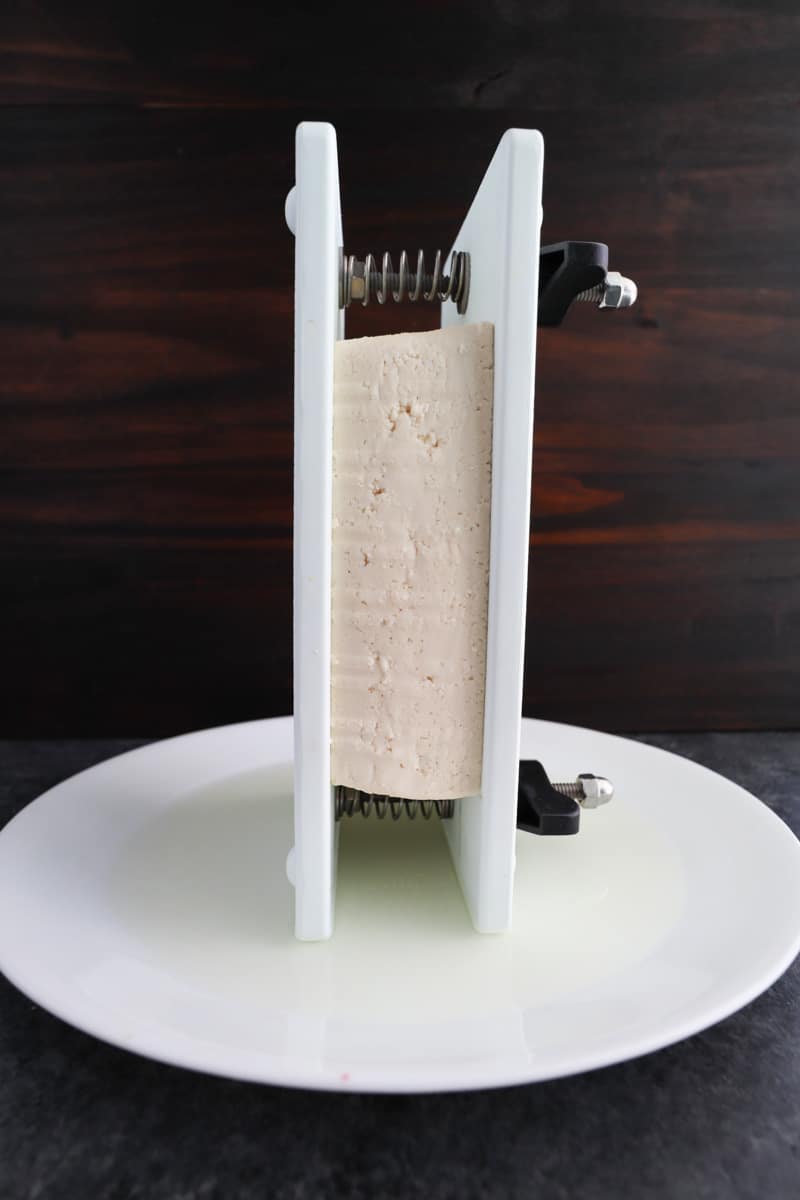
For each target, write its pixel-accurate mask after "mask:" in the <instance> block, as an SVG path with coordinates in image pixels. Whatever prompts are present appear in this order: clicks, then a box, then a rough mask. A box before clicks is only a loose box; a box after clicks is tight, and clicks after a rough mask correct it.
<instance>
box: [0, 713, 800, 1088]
mask: <svg viewBox="0 0 800 1200" xmlns="http://www.w3.org/2000/svg"><path fill="white" fill-rule="evenodd" d="M542 746H546V747H547V754H546V758H545V762H546V765H547V768H548V770H549V771H550V772H551V774H552V775H553V776H562V777H564V776H566V777H569V776H570V775H572V774H574V773H575V770H576V767H580V766H584V765H586V764H587V763H588V764H591V766H592V767H593V769H594V770H596V771H599V772H602V773H603V774H605V775H608V776H609V777H610V778H611V779H614V780H615V781H619V785H618V793H617V796H616V797H615V798H614V800H613V802H612V803H611V804H610V805H607V806H606V807H605V808H603V809H599V810H597V811H594V812H587V813H584V815H583V818H582V822H581V823H582V829H581V833H580V834H579V836H578V837H575V838H536V837H532V836H531V835H529V834H518V835H517V857H518V862H517V875H516V882H515V892H514V901H515V919H514V927H513V931H512V932H511V933H508V934H502V935H498V936H496V937H480V936H478V935H477V934H476V933H475V932H474V930H473V928H472V925H471V923H470V921H469V918H468V916H467V912H466V909H465V907H464V903H463V900H462V897H461V893H460V889H459V887H458V884H457V882H456V879H455V877H454V874H453V870H452V866H451V863H450V857H449V854H448V853H447V850H446V847H445V843H444V839H443V837H442V835H441V829H440V828H439V826H438V825H437V824H436V823H435V822H433V823H425V822H422V821H419V820H417V821H413V822H411V821H398V822H392V821H387V822H380V821H376V820H372V819H370V820H363V819H361V818H358V819H355V818H354V819H352V820H351V821H349V822H348V823H347V824H346V826H345V827H344V828H343V829H342V834H341V838H340V842H341V846H340V860H339V893H338V901H337V907H338V912H337V922H336V933H335V935H334V937H333V938H332V939H330V940H329V941H325V942H317V943H302V942H298V941H297V940H296V939H295V937H294V933H293V903H292V894H291V888H290V886H289V884H288V882H287V880H286V875H285V872H284V860H285V857H286V852H287V850H288V848H289V846H290V844H291V841H292V837H293V829H292V722H291V720H290V719H289V718H282V719H279V720H273V721H257V722H253V723H251V724H246V725H234V726H230V727H228V728H222V729H212V730H208V731H206V732H203V733H195V734H190V735H188V736H187V737H182V738H176V739H174V740H171V741H167V742H160V743H156V744H155V745H152V746H147V747H145V748H143V749H141V750H136V751H134V752H133V753H131V754H126V755H123V756H122V757H120V758H115V759H112V760H110V761H109V762H106V763H103V764H101V765H100V766H98V767H94V768H92V769H91V770H89V771H85V772H84V773H83V774H81V775H77V776H75V777H74V778H73V779H69V780H67V781H66V782H65V783H62V784H60V785H59V786H58V787H56V788H53V790H52V791H50V792H47V793H46V794H45V795H44V796H42V797H40V799H38V800H36V801H34V802H33V803H32V804H30V805H29V806H28V807H27V808H26V809H25V810H24V811H23V812H21V813H20V814H19V815H18V816H17V817H16V818H15V819H14V820H13V821H11V823H10V824H9V825H7V826H6V827H5V829H3V830H2V832H0V969H2V971H3V972H5V974H6V975H7V976H8V977H9V979H10V980H11V981H12V982H13V983H15V984H16V985H17V986H18V987H19V988H21V989H22V991H24V992H25V993H26V994H27V995H28V996H30V997H31V999H32V1000H34V1001H35V1002H36V1003H38V1004H40V1005H42V1006H43V1007H45V1008H47V1009H49V1010H50V1011H51V1012H53V1013H55V1014H57V1015H58V1016H60V1017H62V1018H63V1019H64V1020H66V1021H69V1022H71V1023H72V1024H73V1025H76V1026H77V1027H78V1028H80V1029H83V1030H85V1031H87V1032H89V1033H92V1034H94V1035H96V1036H97V1037H100V1038H104V1039H105V1040H107V1041H109V1042H112V1043H114V1044H115V1045H118V1046H122V1047H125V1048H126V1049H129V1050H135V1051H137V1052H138V1053H140V1054H145V1055H148V1056H150V1057H152V1058H156V1059H160V1060H163V1061H164V1062H170V1063H176V1064H179V1065H181V1066H185V1067H193V1068H197V1069H198V1070H203V1071H211V1072H214V1073H216V1074H220V1075H229V1076H234V1077H236V1078H241V1079H251V1080H258V1081H262V1082H264V1083H281V1084H290V1085H293V1086H298V1087H318V1088H331V1089H338V1090H342V1091H352V1090H356V1091H358V1090H365V1091H388V1092H410V1091H440V1090H449V1089H455V1088H482V1087H493V1086H496V1085H503V1084H511V1083H522V1082H533V1081H535V1080H541V1079H549V1078H552V1077H553V1076H557V1075H564V1074H568V1073H570V1072H574V1071H582V1070H586V1069H588V1068H591V1067H599V1066H603V1065H605V1064H608V1063H613V1062H618V1061H619V1060H621V1059H625V1058H629V1057H631V1056H633V1055H637V1054H642V1053H644V1052H645V1051H648V1050H655V1049H658V1047H660V1046H665V1045H667V1044H668V1043H670V1042H674V1041H676V1040H678V1039H679V1038H683V1037H686V1036H688V1035H689V1034H691V1033H695V1032H697V1031H698V1030H700V1029H703V1028H704V1027H705V1026H707V1025H710V1024H711V1023H712V1022H714V1021H718V1020H720V1018H722V1017H724V1016H726V1015H727V1014H729V1013H731V1012H733V1011H734V1010H735V1009H737V1008H739V1007H741V1006H742V1005H743V1004H746V1003H747V1002H748V1001H749V1000H752V999H753V997H754V996H756V995H757V994H758V993H759V992H760V991H762V990H763V989H764V988H766V987H767V986H768V985H769V984H770V983H772V981H773V980H774V979H776V978H777V976H778V975H780V974H781V972H782V971H783V970H785V968H786V967H787V966H788V965H789V963H790V962H791V961H792V959H793V957H794V955H795V954H796V953H797V950H798V945H800V845H798V842H797V840H796V839H795V837H794V835H793V834H792V833H791V832H790V830H789V829H788V828H787V827H786V826H785V825H784V824H782V822H781V821H779V820H778V818H777V817H775V816H774V815H773V814H772V813H771V812H770V811H769V809H767V808H766V807H765V806H764V805H762V804H760V803H759V801H758V800H756V799H754V797H753V796H750V795H748V794H747V793H746V792H744V791H742V790H741V789H740V788H738V787H736V786H735V785H734V784H732V783H729V782H728V781H727V780H725V779H722V778H720V776H718V775H714V774H712V773H711V772H710V771H706V770H704V769H703V768H702V767H698V766H696V765H694V764H692V763H690V762H687V761H686V760H685V759H681V758H676V757H674V756H673V755H670V754H666V753H664V752H663V751H661V750H654V749H652V748H651V747H648V746H643V745H640V744H638V743H635V742H628V741H625V740H623V739H621V738H615V737H610V736H608V735H606V734H599V733H593V732H591V731H590V730H586V729H574V728H570V727H569V726H564V725H550V724H547V723H542V722H535V721H523V723H522V751H523V753H524V754H526V755H531V754H533V753H534V752H536V751H537V750H538V749H539V748H540V747H542Z"/></svg>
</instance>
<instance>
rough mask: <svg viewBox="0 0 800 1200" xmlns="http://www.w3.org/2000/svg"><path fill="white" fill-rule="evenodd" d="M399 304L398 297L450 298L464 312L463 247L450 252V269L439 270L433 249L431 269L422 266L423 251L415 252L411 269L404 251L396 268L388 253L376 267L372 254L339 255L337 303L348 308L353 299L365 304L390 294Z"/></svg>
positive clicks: (438, 253) (465, 267)
mask: <svg viewBox="0 0 800 1200" xmlns="http://www.w3.org/2000/svg"><path fill="white" fill-rule="evenodd" d="M390 296H391V298H392V299H393V300H395V301H397V302H398V303H399V302H400V301H401V300H406V299H407V300H411V301H412V303H413V302H415V301H417V300H435V301H444V300H452V301H453V302H454V303H455V304H456V306H457V308H458V311H459V312H460V313H464V312H466V311H467V302H468V300H469V254H468V253H467V252H466V251H465V250H454V251H453V253H452V254H451V255H450V272H449V274H447V275H446V274H444V272H443V270H442V252H441V250H437V251H436V257H435V259H434V261H433V270H432V271H430V272H429V271H428V269H427V267H426V265H425V254H424V252H423V251H422V250H420V251H419V253H418V254H417V266H416V269H415V270H412V269H411V267H410V265H409V260H408V255H407V254H406V252H405V250H404V251H403V252H402V254H401V255H400V265H399V266H398V269H397V270H396V271H395V269H394V264H393V262H392V256H391V255H390V254H389V253H388V252H387V253H385V254H384V255H383V257H382V259H381V265H380V267H379V266H378V263H377V260H376V258H375V256H374V255H373V254H368V255H367V256H366V258H365V259H363V261H362V260H361V259H358V258H356V256H355V255H354V254H343V255H342V269H341V280H340V288H339V304H340V306H341V307H342V308H347V307H348V306H349V305H350V304H352V303H353V301H354V300H355V301H358V302H359V303H361V304H362V305H364V306H366V305H367V304H369V302H370V300H372V299H373V297H374V299H376V300H377V301H378V304H385V303H386V301H387V300H388V299H389V297H390Z"/></svg>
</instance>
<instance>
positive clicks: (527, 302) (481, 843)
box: [286, 122, 637, 941]
mask: <svg viewBox="0 0 800 1200" xmlns="http://www.w3.org/2000/svg"><path fill="white" fill-rule="evenodd" d="M295 147H296V155H295V185H294V187H292V188H291V190H290V191H289V194H288V196H287V198H286V220H287V224H288V226H289V228H290V230H291V232H292V233H293V234H294V237H295V339H294V378H295V383H294V404H295V409H294V414H295V441H294V549H293V579H294V632H293V654H294V838H295V844H294V847H293V849H292V850H291V851H290V852H289V857H288V859H287V874H288V876H289V879H290V881H291V882H292V884H293V885H294V889H295V935H296V937H297V938H298V939H300V940H303V941H315V940H322V939H325V938H328V937H330V936H331V934H332V932H333V923H334V922H333V918H334V897H335V872H336V858H337V842H338V829H339V825H340V822H341V820H342V818H346V817H353V816H355V815H359V814H360V815H362V816H368V815H371V814H374V815H375V816H377V817H386V816H390V817H391V818H393V819H395V820H396V819H399V818H401V817H404V816H407V817H411V818H413V817H416V816H417V815H420V816H421V817H423V818H426V819H427V818H430V817H432V816H437V817H439V818H441V820H442V827H443V829H444V832H445V835H446V838H447V841H448V844H449V848H450V852H451V856H452V860H453V863H454V866H455V870H456V874H457V876H458V879H459V881H460V884H461V888H462V891H463V894H464V899H465V902H466V905H467V908H468V910H469V913H470V916H471V919H472V922H473V925H474V927H475V929H476V930H477V931H478V932H482V933H495V932H502V931H504V930H506V929H508V928H509V926H510V924H511V915H512V885H513V876H514V860H515V856H514V843H515V837H516V832H517V830H518V829H521V830H525V831H527V832H530V833H536V834H539V835H569V834H575V833H577V832H578V828H579V822H580V811H581V808H582V807H586V808H590V807H597V806H598V805H600V804H603V803H605V802H606V801H608V800H609V799H610V798H611V796H612V794H613V787H612V786H611V784H610V783H609V781H608V780H606V779H603V778H600V777H596V776H594V775H591V774H583V775H580V776H578V778H577V780H576V781H575V782H574V783H567V784H562V783H551V781H550V780H549V778H548V776H547V773H546V771H545V768H544V767H543V766H542V764H541V762H539V761H536V760H531V761H523V762H520V758H519V750H520V721H521V712H522V675H523V653H524V641H525V607H526V594H527V577H528V545H529V513H530V494H531V471H532V439H533V397H534V382H535V376H534V369H535V355H536V329H537V327H538V326H539V325H541V326H554V325H559V324H560V323H561V322H562V321H563V319H564V317H565V316H566V314H567V311H568V309H569V307H570V305H571V304H572V303H573V301H581V302H591V303H595V304H596V305H597V306H598V307H599V308H627V307H629V306H630V305H631V304H633V303H634V302H635V300H636V295H637V290H636V285H635V284H634V283H633V282H632V281H631V280H630V279H627V278H625V277H624V276H622V275H620V274H618V273H617V272H613V271H609V269H608V248H607V246H605V245H603V244H601V243H597V242H581V241H565V242H559V243H556V244H554V245H549V246H541V245H540V227H541V221H542V205H541V199H542V176H543V165H544V142H543V139H542V136H541V134H540V133H539V132H538V131H536V130H525V129H510V130H508V131H507V132H506V133H505V134H504V135H503V137H502V138H501V140H500V143H499V145H498V147H497V150H496V152H495V154H494V156H493V158H492V160H491V162H490V164H489V167H488V169H487V171H486V174H485V175H484V178H483V181H482V182H481V185H480V187H479V189H478V191H477V193H476V195H475V198H474V200H473V202H472V205H471V207H470V209H469V211H468V213H467V216H466V218H465V220H464V223H463V225H462V226H461V229H460V231H459V232H458V234H457V236H456V238H455V241H454V244H453V248H452V250H451V252H450V254H449V255H448V256H447V257H446V258H445V257H444V256H443V255H442V253H441V251H437V252H436V254H435V256H434V258H433V262H432V266H431V267H430V269H429V268H428V267H427V265H426V259H425V256H424V254H423V252H422V251H420V252H419V253H418V255H417V257H416V260H415V261H414V263H413V265H412V263H411V261H410V260H409V258H408V256H407V254H406V253H405V251H404V252H403V253H402V254H401V255H400V257H399V261H398V265H397V269H396V270H395V267H394V264H393V261H392V258H391V255H390V254H388V253H384V254H383V255H382V256H381V258H380V261H378V259H376V258H375V256H374V255H372V254H367V255H366V256H365V257H364V258H363V259H359V258H357V257H356V256H355V255H346V254H345V253H344V250H343V246H344V239H343V234H342V216H341V201H340V191H339V173H338V159H337V145H336V133H335V130H334V128H333V126H331V125H329V124H326V123H321V122H303V123H302V124H300V125H299V126H298V128H297V133H296V143H295ZM445 262H446V263H447V264H448V268H447V269H445V267H444V263H445ZM520 264H525V266H524V269H520ZM389 300H392V301H395V302H401V301H403V300H406V301H410V302H412V303H414V302H418V301H423V302H431V303H438V304H440V306H441V324H442V327H443V328H445V327H448V326H451V325H456V324H473V323H480V322H489V323H491V324H492V325H493V327H494V407H493V427H492V464H491V465H492V482H491V534H490V559H489V605H488V628H487V655H486V684H485V696H484V723H483V760H482V773H481V786H480V790H479V792H478V793H477V794H475V795H471V796H467V797H464V798H462V799H458V800H452V799H448V800H409V799H404V798H402V797H397V796H386V795H372V794H369V793H365V792H361V791H358V790H357V789H354V788H347V787H339V786H333V785H332V781H331V763H330V731H331V700H330V695H331V523H332V429H333V378H334V369H333V368H334V344H335V342H336V341H337V340H339V339H341V338H343V337H344V314H345V311H346V309H347V308H348V307H349V306H350V305H352V304H356V303H360V304H362V305H368V304H370V303H372V302H373V301H375V302H377V303H378V304H385V303H387V302H388V301H389Z"/></svg>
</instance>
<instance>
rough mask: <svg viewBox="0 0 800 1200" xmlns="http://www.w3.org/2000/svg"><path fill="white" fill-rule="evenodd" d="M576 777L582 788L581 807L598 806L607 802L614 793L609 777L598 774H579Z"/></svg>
mask: <svg viewBox="0 0 800 1200" xmlns="http://www.w3.org/2000/svg"><path fill="white" fill-rule="evenodd" d="M578 779H579V780H580V783H581V787H582V788H583V800H581V805H582V806H583V808H599V807H600V805H601V804H608V802H609V800H610V799H611V797H612V796H613V795H614V785H613V783H611V781H610V780H609V779H603V778H602V776H600V775H579V776H578Z"/></svg>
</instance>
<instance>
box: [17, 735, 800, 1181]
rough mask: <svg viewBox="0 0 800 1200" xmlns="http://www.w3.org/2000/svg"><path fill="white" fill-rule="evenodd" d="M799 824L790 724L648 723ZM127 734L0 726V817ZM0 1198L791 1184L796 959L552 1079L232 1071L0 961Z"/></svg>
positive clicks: (120, 746) (798, 1024)
mask: <svg viewBox="0 0 800 1200" xmlns="http://www.w3.org/2000/svg"><path fill="white" fill-rule="evenodd" d="M641 740H643V741H648V742H652V743H653V744H655V745H658V746H663V747H665V748H666V749H669V750H673V751H675V752H676V753H679V754H683V755H685V756H686V757H687V758H691V759H694V760H695V761H697V762H702V763H704V764H705V765H706V766H708V767H711V768H712V769H714V770H716V771H719V772H720V773H721V774H723V775H726V776H728V777H729V778H731V779H733V780H735V781H736V782H737V783H740V784H742V785H743V786H744V787H746V788H748V789H749V790H750V791H752V792H754V793H755V794H756V795H757V796H760V797H761V798H762V799H763V800H764V801H766V803H767V804H769V805H770V807H771V808H773V809H774V810H775V811H776V812H777V813H778V814H779V815H780V816H781V817H783V819H784V820H786V821H787V822H788V824H789V825H790V826H791V827H792V828H793V829H794V830H795V832H798V831H800V801H798V779H800V734H790V733H743V734H732V733H724V734H722V733H706V734H649V735H644V736H642V738H641ZM137 744H139V743H138V742H136V741H134V740H132V739H129V740H115V741H109V740H106V741H80V742H79V741H57V742H56V741H49V742H15V743H8V742H7V743H0V761H1V762H2V772H1V776H2V777H1V778H0V825H2V824H4V823H5V822H6V821H7V820H9V819H10V818H11V817H12V816H13V815H14V813H15V812H17V811H18V810H19V809H20V808H22V807H23V806H24V805H25V804H27V803H28V802H29V801H30V800H32V799H34V797H35V796H37V795H38V794H39V793H40V792H42V791H44V790H45V789H46V788H48V787H50V786H52V785H53V784H54V783H57V782H58V781H59V780H61V779H63V778H65V777H66V776H68V775H70V774H72V773H74V772H75V771H79V770H81V769H83V768H84V767H87V766H89V765H90V764H92V763H95V762H99V761H100V760H101V759H104V758H107V757H109V756H111V755H113V754H116V753H119V752H120V751H122V750H125V749H129V748H130V747H131V746H133V745H137ZM0 1004H2V1020H1V1021H0V1197H1V1198H2V1200H17V1198H20V1200H21V1198H23V1197H24V1198H29V1200H35V1198H36V1200H39V1198H43V1200H49V1198H51V1197H52V1198H58V1197H65V1198H67V1197H69V1198H70V1200H72V1198H73V1197H79V1196H80V1197H83V1196H85V1197H87V1198H91V1200H106V1198H107V1200H128V1198H134V1197H142V1198H146V1200H161V1198H162V1197H163V1198H165V1197H170V1198H171V1200H194V1198H197V1200H201V1198H202V1200H222V1198H223V1197H224V1198H225V1200H229V1198H233V1197H241V1198H242V1200H244V1198H249V1197H254V1198H255V1197H258V1198H259V1200H262V1198H263V1197H271V1198H275V1200H290V1198H291V1200H305V1198H307V1197H324V1198H326V1200H327V1198H329V1197H330V1198H333V1197H348V1198H351V1200H361V1198H362V1197H363V1198H364V1200H382V1198H383V1197H387V1198H389V1197H390V1198H391V1200H403V1198H405V1197H426V1198H427V1197H430V1198H432V1200H444V1198H445V1197H447V1198H450V1197H452V1198H454V1200H455V1198H456V1197H457V1198H458V1200H471V1198H472V1197H475V1198H478V1197H480V1198H485V1197H494V1196H497V1197H504V1198H511V1197H517V1196H519V1197H522V1196H525V1197H527V1196H543V1197H553V1198H556V1200H560V1198H562V1197H563V1198H564V1200H567V1198H569V1200H572V1198H573V1197H576V1198H577V1197H580V1200H605V1198H606V1197H607V1198H609V1200H611V1198H612V1197H613V1200H619V1198H621V1197H626V1196H630V1197H633V1198H635V1200H639V1198H640V1197H645V1198H647V1200H650V1198H652V1200H659V1198H661V1197H664V1198H667V1197H669V1198H670V1200H674V1198H676V1197H691V1198H692V1200H704V1198H712V1197H713V1198H714V1200H717V1198H719V1200H723V1198H724V1200H729V1198H731V1197H759V1200H761V1198H762V1197H763V1198H768V1200H776V1198H782V1197H787V1198H788V1197H793V1198H794V1197H797V1196H798V1195H800V968H798V965H797V964H795V965H794V966H793V967H792V968H790V970H789V971H788V972H787V974H786V975H784V977H783V978H782V979H781V980H779V982H778V983H777V984H775V986H774V987H772V988H771V989H770V990H769V991H768V992H767V993H766V994H765V995H763V996H761V997H760V998H759V999H758V1000H756V1001H755V1002H754V1003H753V1004H751V1005H750V1006H749V1007H748V1008H746V1009H745V1010H743V1011H742V1012H740V1013H737V1014H735V1015H734V1016H733V1017H730V1018H728V1020H726V1021H724V1022H722V1024H720V1025H717V1026H715V1027H714V1028H713V1029H710V1030H708V1031H706V1032H705V1033H702V1034H699V1035H698V1036H696V1037H693V1038H691V1039H690V1040H689V1041H686V1042H683V1043H681V1044H679V1045H677V1046H672V1047H670V1048H669V1049H666V1050H662V1051H660V1052H659V1053H657V1054H651V1055H648V1056H647V1057H645V1058H641V1059H637V1060H635V1061H632V1062H628V1063H623V1064H622V1065H620V1066H617V1067H611V1068H607V1069H605V1070H602V1071H595V1072H593V1073H591V1074H587V1075H579V1076H575V1077H573V1078H570V1079H564V1080H557V1081H555V1082H552V1083H546V1084H536V1085H531V1086H526V1087H514V1088H505V1089H500V1090H497V1091H485V1092H472V1093H462V1094H454V1095H439V1096H358V1095H340V1094H326V1093H318V1092H304V1091H296V1090H287V1089H280V1088H272V1087H263V1086H259V1085H252V1084H242V1083H233V1082H228V1081H226V1080H222V1079H214V1078H210V1077H206V1076H202V1075H196V1074H192V1073H190V1072H187V1071H181V1070H179V1069H177V1068H172V1067H166V1066H162V1065H160V1064H158V1063H154V1062H149V1061H147V1060H145V1059H141V1058H138V1057H136V1056H134V1055H133V1054H126V1053H125V1052H123V1051H121V1050H117V1049H114V1048H112V1047H109V1046H106V1045H103V1044H102V1043H101V1042H98V1041H95V1040H94V1039H93V1038H91V1037H87V1036H86V1035H84V1034H82V1033H79V1032H77V1031H76V1030H74V1029H71V1028H70V1027H69V1026H67V1025H65V1024H63V1023H62V1022H61V1021H59V1020H57V1019H55V1018H54V1017H51V1016H49V1015H48V1014H47V1013H46V1012H44V1011H43V1010H42V1009H40V1008H38V1007H37V1006H36V1005H34V1004H32V1003H31V1002H30V1001H29V1000H27V999H26V998H25V997H24V996H22V995H20V993H19V992H17V991H16V990H15V989H14V988H13V987H12V986H11V985H10V984H8V983H7V982H6V981H5V980H3V979H2V978H1V977H0Z"/></svg>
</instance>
